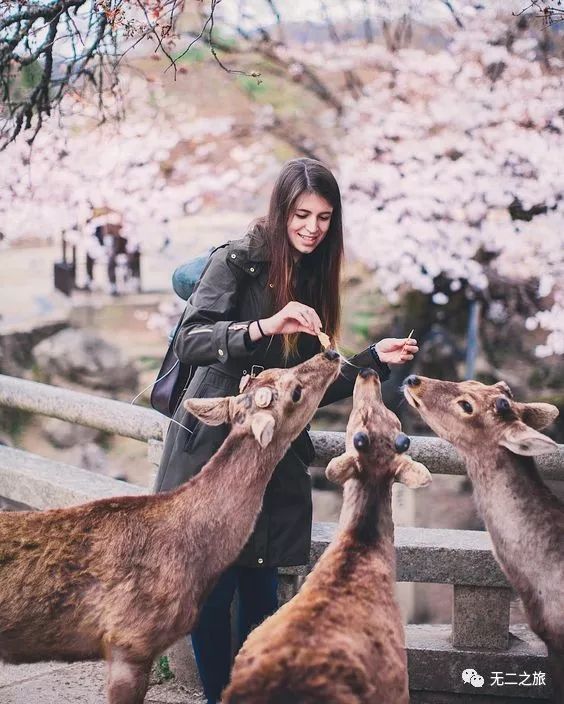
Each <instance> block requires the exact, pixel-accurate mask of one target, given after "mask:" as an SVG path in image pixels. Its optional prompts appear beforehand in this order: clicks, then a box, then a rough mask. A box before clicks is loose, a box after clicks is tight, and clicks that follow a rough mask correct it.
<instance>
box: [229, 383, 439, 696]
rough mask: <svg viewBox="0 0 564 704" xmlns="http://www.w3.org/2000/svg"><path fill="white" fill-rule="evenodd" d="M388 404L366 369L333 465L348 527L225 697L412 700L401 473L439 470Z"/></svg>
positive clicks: (254, 643)
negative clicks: (399, 569) (401, 549)
mask: <svg viewBox="0 0 564 704" xmlns="http://www.w3.org/2000/svg"><path fill="white" fill-rule="evenodd" d="M408 447H409V438H408V437H407V436H406V435H403V434H402V433H401V425H400V422H399V420H398V419H397V417H396V416H395V415H394V414H393V413H392V412H391V411H389V410H388V409H387V408H386V407H385V406H384V404H383V403H382V395H381V390H380V381H379V379H378V376H377V375H376V373H375V372H373V371H372V370H368V369H365V370H363V371H361V372H360V374H359V376H358V377H357V380H356V384H355V388H354V394H353V410H352V413H351V416H350V419H349V422H348V425H347V433H346V452H345V453H344V454H343V455H341V456H340V457H336V458H334V459H333V460H331V462H330V463H329V465H328V466H327V476H328V477H329V479H331V480H332V481H335V482H337V483H339V484H344V504H343V508H342V512H341V518H340V525H339V533H338V535H337V537H336V538H335V540H334V541H333V542H332V543H331V545H330V546H329V548H328V549H327V550H326V551H325V553H324V554H323V556H322V557H321V559H320V560H319V562H318V563H317V565H316V566H315V568H314V569H313V571H312V572H311V573H310V574H309V576H308V577H307V579H306V581H305V583H304V585H303V587H302V589H301V591H300V592H299V593H298V594H297V595H296V596H295V597H294V598H293V599H292V600H291V601H289V602H288V603H287V604H285V605H284V606H283V607H282V608H281V609H280V610H279V611H278V612H277V613H275V614H274V615H273V616H271V617H270V618H268V619H267V620H266V621H264V623H262V624H261V625H260V626H259V627H258V628H257V629H255V630H254V631H253V632H252V633H251V635H250V636H249V637H248V639H247V641H246V642H245V644H244V645H243V648H242V649H241V651H240V652H239V654H238V655H237V658H236V660H235V665H234V668H233V672H232V678H231V683H230V684H229V686H228V687H227V689H226V690H225V692H224V695H223V699H222V702H223V704H282V703H286V702H299V703H300V704H327V703H328V702H331V704H391V702H393V703H394V704H406V703H407V702H408V701H409V692H408V680H407V663H406V656H405V643H404V631H403V625H402V622H401V617H400V612H399V608H398V606H397V604H396V601H395V597H394V585H395V549H394V524H393V521H392V507H391V493H392V484H393V482H394V480H399V481H401V482H403V483H404V484H407V486H410V487H413V488H415V487H419V486H425V485H426V484H428V483H429V482H430V481H431V475H430V474H429V471H428V470H427V469H426V468H425V467H424V466H423V465H422V464H420V463H419V462H414V461H413V460H412V459H411V458H410V457H409V456H408V455H405V454H401V453H403V452H405V450H407V448H408Z"/></svg>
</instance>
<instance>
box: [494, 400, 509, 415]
mask: <svg viewBox="0 0 564 704" xmlns="http://www.w3.org/2000/svg"><path fill="white" fill-rule="evenodd" d="M510 409H511V404H510V403H509V401H508V400H507V399H506V398H504V397H503V396H500V397H499V398H496V400H495V410H496V411H497V412H498V413H507V411H509V410H510Z"/></svg>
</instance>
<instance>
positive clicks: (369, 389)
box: [326, 369, 431, 489]
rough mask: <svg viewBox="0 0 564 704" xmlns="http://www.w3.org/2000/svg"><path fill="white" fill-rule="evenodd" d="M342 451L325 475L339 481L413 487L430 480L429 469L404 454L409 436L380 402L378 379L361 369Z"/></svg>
mask: <svg viewBox="0 0 564 704" xmlns="http://www.w3.org/2000/svg"><path fill="white" fill-rule="evenodd" d="M345 448H346V450H345V453H344V454H343V455H341V456H340V457H334V458H333V459H332V460H331V461H330V462H329V464H328V465H327V470H326V474H327V478H328V479H330V480H331V481H333V482H336V483H338V484H344V483H345V482H346V481H347V480H348V479H351V478H355V479H357V480H359V481H360V482H361V483H364V482H367V483H368V482H372V483H374V482H381V481H388V482H391V481H392V480H394V479H396V480H398V481H400V482H402V483H403V484H406V485H407V486H409V487H411V488H413V489H415V488H418V487H421V486H426V485H427V484H429V483H430V482H431V474H430V473H429V470H428V469H427V468H426V467H425V466H424V465H422V464H421V463H420V462H415V461H414V460H412V459H411V457H410V456H409V455H406V454H404V453H405V452H406V450H407V449H408V448H409V438H408V437H407V435H404V434H403V433H402V432H401V423H400V421H399V419H398V417H397V416H396V415H394V414H393V413H392V412H391V411H390V410H388V409H387V408H386V406H385V405H384V403H383V401H382V391H381V388H380V379H379V378H378V375H377V374H376V372H374V371H373V370H372V369H363V370H362V371H361V372H360V374H359V375H358V377H357V380H356V383H355V386H354V393H353V409H352V412H351V415H350V417H349V422H348V424H347V433H346V440H345Z"/></svg>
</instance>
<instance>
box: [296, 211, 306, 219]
mask: <svg viewBox="0 0 564 704" xmlns="http://www.w3.org/2000/svg"><path fill="white" fill-rule="evenodd" d="M296 217H297V218H299V219H300V220H305V219H306V218H307V215H299V214H298V213H296Z"/></svg>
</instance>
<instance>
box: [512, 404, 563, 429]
mask: <svg viewBox="0 0 564 704" xmlns="http://www.w3.org/2000/svg"><path fill="white" fill-rule="evenodd" d="M521 409H522V411H523V415H522V416H521V418H522V419H523V423H526V424H527V425H530V426H531V428H535V430H540V429H541V428H546V426H547V425H550V424H551V423H552V421H553V420H556V418H558V413H559V411H558V408H556V406H553V405H552V404H551V403H523V404H521Z"/></svg>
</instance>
